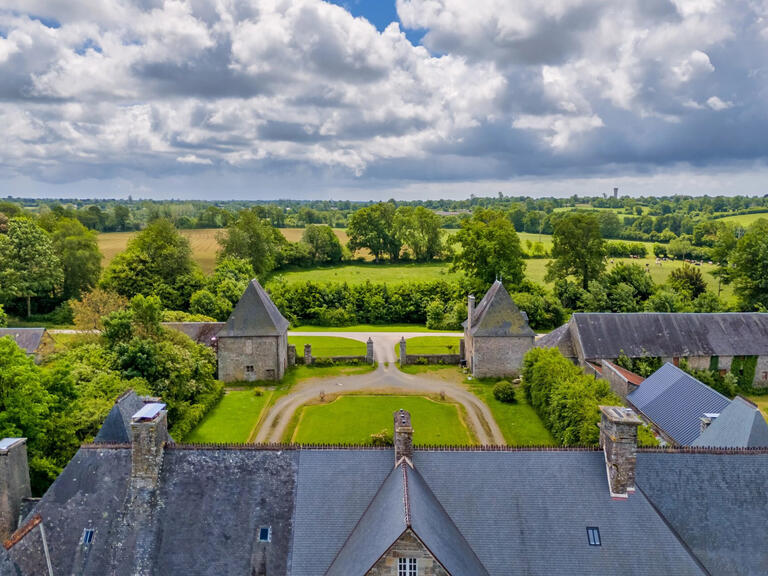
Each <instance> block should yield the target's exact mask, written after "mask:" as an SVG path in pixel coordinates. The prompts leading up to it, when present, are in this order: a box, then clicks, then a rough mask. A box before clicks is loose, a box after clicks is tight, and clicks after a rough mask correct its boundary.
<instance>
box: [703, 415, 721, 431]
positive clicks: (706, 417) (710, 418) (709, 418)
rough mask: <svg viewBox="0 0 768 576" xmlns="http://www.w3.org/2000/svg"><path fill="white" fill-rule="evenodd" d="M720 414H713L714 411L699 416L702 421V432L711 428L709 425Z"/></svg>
mask: <svg viewBox="0 0 768 576" xmlns="http://www.w3.org/2000/svg"><path fill="white" fill-rule="evenodd" d="M718 416H720V414H719V413H718V414H713V413H705V414H704V416H702V417H701V418H699V421H700V423H701V432H700V434H703V433H704V430H706V429H707V428H709V426H710V425H711V424H712V422H714V421H715V418H717V417H718Z"/></svg>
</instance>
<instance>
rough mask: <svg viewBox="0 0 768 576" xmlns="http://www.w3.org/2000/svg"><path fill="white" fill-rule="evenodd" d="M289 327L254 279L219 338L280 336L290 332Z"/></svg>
mask: <svg viewBox="0 0 768 576" xmlns="http://www.w3.org/2000/svg"><path fill="white" fill-rule="evenodd" d="M288 325H289V322H288V320H286V319H285V318H284V317H283V315H282V314H280V310H278V309H277V306H275V304H274V302H272V300H271V299H270V297H269V294H267V292H266V291H265V290H264V288H262V287H261V284H259V281H258V280H256V279H253V280H251V281H250V283H249V284H248V287H247V288H246V289H245V292H244V293H243V296H242V297H241V298H240V300H239V302H238V303H237V305H236V306H235V309H234V310H233V311H232V314H230V315H229V318H228V319H227V323H226V324H225V326H224V328H223V329H222V330H221V332H219V334H218V337H219V338H226V337H236V336H279V335H281V334H283V333H285V332H286V331H287V330H288Z"/></svg>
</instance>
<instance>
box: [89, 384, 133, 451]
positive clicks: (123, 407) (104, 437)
mask: <svg viewBox="0 0 768 576" xmlns="http://www.w3.org/2000/svg"><path fill="white" fill-rule="evenodd" d="M142 408H144V400H142V399H141V398H140V397H139V396H138V395H137V394H136V392H134V391H133V390H128V391H127V392H125V393H124V394H123V395H121V396H120V397H119V398H118V399H117V400H116V401H115V405H114V406H112V409H111V410H110V411H109V414H107V417H106V418H105V419H104V424H102V425H101V428H100V429H99V432H98V434H96V437H95V438H94V439H93V441H94V442H95V443H97V444H124V443H128V442H130V441H131V416H133V415H134V414H136V412H138V411H139V410H141V409H142Z"/></svg>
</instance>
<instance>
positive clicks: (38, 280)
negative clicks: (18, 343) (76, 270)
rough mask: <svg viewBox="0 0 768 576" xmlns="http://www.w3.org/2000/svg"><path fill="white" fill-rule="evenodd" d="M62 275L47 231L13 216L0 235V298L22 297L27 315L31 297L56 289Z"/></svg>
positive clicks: (30, 309) (60, 282)
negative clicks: (6, 228)
mask: <svg viewBox="0 0 768 576" xmlns="http://www.w3.org/2000/svg"><path fill="white" fill-rule="evenodd" d="M63 279H64V274H63V272H62V267H61V261H60V260H59V257H58V256H57V255H56V252H55V251H54V249H53V243H52V242H51V238H50V236H49V235H48V233H47V232H46V231H45V230H43V229H42V228H40V226H38V225H37V224H36V223H35V222H34V221H32V220H28V219H26V218H13V219H11V221H10V222H9V223H8V232H7V233H6V234H1V235H0V297H2V298H3V299H4V300H6V301H7V300H10V299H13V298H26V300H27V316H29V315H30V314H31V313H32V305H31V300H32V298H36V297H39V296H43V295H46V294H51V293H52V292H54V291H55V290H57V289H58V288H60V286H61V284H62V281H63Z"/></svg>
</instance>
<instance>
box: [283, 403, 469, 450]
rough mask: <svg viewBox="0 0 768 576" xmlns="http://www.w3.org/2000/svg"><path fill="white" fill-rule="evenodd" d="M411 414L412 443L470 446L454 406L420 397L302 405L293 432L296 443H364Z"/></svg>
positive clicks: (388, 430)
mask: <svg viewBox="0 0 768 576" xmlns="http://www.w3.org/2000/svg"><path fill="white" fill-rule="evenodd" d="M401 408H402V409H405V410H408V411H409V412H410V413H411V421H412V423H413V442H414V444H470V443H472V439H471V437H470V434H469V431H468V430H467V427H466V425H465V424H464V423H463V422H462V419H461V418H460V416H459V409H458V406H457V405H456V404H451V403H447V402H435V401H433V400H430V399H428V398H424V397H421V396H342V397H340V398H338V399H337V400H335V401H333V402H331V403H330V404H318V405H312V406H305V407H304V408H302V413H301V416H300V418H299V423H298V425H297V427H296V430H295V431H294V432H293V438H292V439H293V442H296V443H299V444H323V443H329V444H366V443H369V442H370V437H371V434H375V433H378V432H382V431H384V430H386V431H387V432H390V433H391V429H392V414H393V413H394V412H395V411H396V410H399V409H401Z"/></svg>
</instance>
